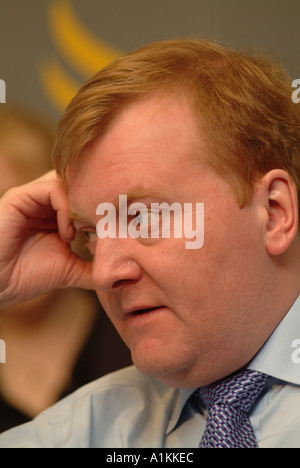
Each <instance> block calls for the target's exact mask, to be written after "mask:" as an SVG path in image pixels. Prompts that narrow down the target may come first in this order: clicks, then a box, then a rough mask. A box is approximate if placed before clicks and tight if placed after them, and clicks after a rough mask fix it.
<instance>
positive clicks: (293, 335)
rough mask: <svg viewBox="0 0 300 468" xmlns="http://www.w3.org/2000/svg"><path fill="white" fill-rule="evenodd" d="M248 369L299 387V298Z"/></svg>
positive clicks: (299, 297)
mask: <svg viewBox="0 0 300 468" xmlns="http://www.w3.org/2000/svg"><path fill="white" fill-rule="evenodd" d="M297 349H298V350H299V351H298V352H297ZM248 368H249V369H252V370H257V371H259V372H263V373H264V374H268V375H270V376H272V377H275V378H277V379H280V380H284V381H285V382H289V383H292V384H296V385H300V296H298V299H297V300H296V302H295V303H294V305H293V306H292V308H291V309H290V310H289V312H288V313H287V315H286V316H285V317H284V319H283V320H282V321H281V323H280V324H279V325H278V327H277V328H276V329H275V331H274V332H273V333H272V335H271V336H270V338H269V339H268V341H267V342H266V343H265V345H264V346H263V347H262V348H261V350H260V351H259V352H258V353H257V355H256V356H255V357H254V359H253V360H252V361H251V362H250V364H249V365H248Z"/></svg>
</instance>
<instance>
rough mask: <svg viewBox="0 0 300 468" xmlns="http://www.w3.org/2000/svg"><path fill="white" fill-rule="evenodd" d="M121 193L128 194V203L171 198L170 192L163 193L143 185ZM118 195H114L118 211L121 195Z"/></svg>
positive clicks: (114, 202)
mask: <svg viewBox="0 0 300 468" xmlns="http://www.w3.org/2000/svg"><path fill="white" fill-rule="evenodd" d="M120 195H126V196H127V203H129V204H130V203H132V202H134V201H137V200H143V199H149V198H150V199H151V198H152V199H154V200H160V201H163V200H166V199H167V198H169V195H168V194H163V193H162V192H160V191H158V190H155V189H152V188H146V187H144V186H143V185H138V186H137V187H135V188H134V189H133V190H130V191H129V192H128V193H124V194H120ZM120 195H117V196H115V197H114V201H113V204H114V206H115V208H116V210H117V211H118V209H119V196H120Z"/></svg>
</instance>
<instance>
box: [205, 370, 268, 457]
mask: <svg viewBox="0 0 300 468" xmlns="http://www.w3.org/2000/svg"><path fill="white" fill-rule="evenodd" d="M269 378H270V377H269V376H268V375H265V374H262V373H260V372H257V371H252V370H250V369H244V370H243V371H239V372H236V373H235V374H233V375H231V376H229V377H227V378H225V379H222V380H219V381H218V382H216V383H214V384H211V385H207V386H206V387H203V388H201V389H200V390H199V395H200V396H201V398H202V400H203V401H204V403H205V405H206V406H207V408H208V415H207V422H206V428H205V431H204V434H203V437H202V439H201V442H200V444H199V447H200V448H258V445H257V441H256V438H255V435H254V431H253V428H252V425H251V422H250V420H249V417H248V414H247V413H248V412H249V411H250V409H251V408H252V406H253V405H254V403H255V400H256V399H257V398H258V396H259V394H260V393H261V392H262V390H263V389H264V388H265V386H266V384H267V383H268V380H269Z"/></svg>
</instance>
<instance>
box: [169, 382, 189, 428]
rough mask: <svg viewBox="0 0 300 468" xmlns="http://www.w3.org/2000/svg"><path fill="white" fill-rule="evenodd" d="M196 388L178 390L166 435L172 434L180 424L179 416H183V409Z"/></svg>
mask: <svg viewBox="0 0 300 468" xmlns="http://www.w3.org/2000/svg"><path fill="white" fill-rule="evenodd" d="M195 390H196V389H193V390H191V389H184V390H178V395H177V397H178V398H177V400H176V403H175V405H174V407H173V411H172V414H171V417H170V419H169V423H168V426H167V428H166V435H168V434H170V433H171V432H172V431H173V430H174V429H175V427H176V426H177V424H178V421H179V418H180V416H181V413H182V410H183V408H184V406H185V404H186V403H187V401H188V399H189V398H190V396H191V395H192V394H193V393H194V392H195Z"/></svg>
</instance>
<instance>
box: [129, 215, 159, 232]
mask: <svg viewBox="0 0 300 468" xmlns="http://www.w3.org/2000/svg"><path fill="white" fill-rule="evenodd" d="M136 212H138V214H136ZM136 212H135V213H134V214H133V213H132V214H131V215H130V214H129V216H130V217H131V218H132V221H131V222H130V226H129V231H130V230H131V228H133V229H134V230H135V232H138V233H139V236H140V237H145V238H148V237H151V235H153V236H154V237H157V236H158V234H159V229H160V220H161V215H160V212H159V211H154V210H151V208H148V209H140V210H136ZM157 233H158V234H157ZM134 237H136V236H134Z"/></svg>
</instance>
